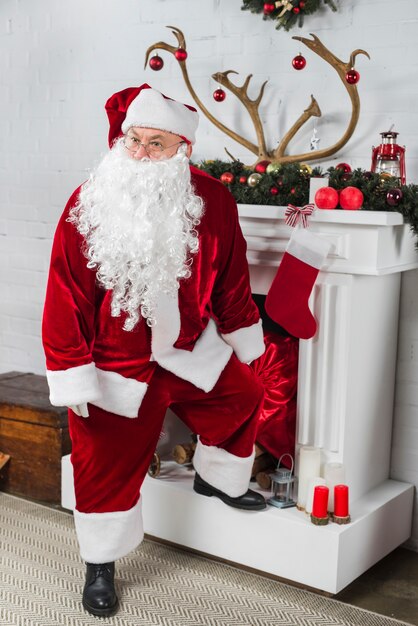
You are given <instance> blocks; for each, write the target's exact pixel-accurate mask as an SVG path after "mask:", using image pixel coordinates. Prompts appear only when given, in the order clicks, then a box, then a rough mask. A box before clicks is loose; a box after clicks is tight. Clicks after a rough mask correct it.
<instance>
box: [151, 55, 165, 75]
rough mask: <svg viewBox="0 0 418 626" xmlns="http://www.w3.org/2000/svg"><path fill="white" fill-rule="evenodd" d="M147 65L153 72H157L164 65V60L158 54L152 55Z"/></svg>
mask: <svg viewBox="0 0 418 626" xmlns="http://www.w3.org/2000/svg"><path fill="white" fill-rule="evenodd" d="M149 66H150V68H151V69H152V70H154V72H159V71H160V70H161V69H162V68H163V67H164V61H163V60H162V58H161V57H160V56H158V54H156V55H154V56H153V57H151V58H150V60H149Z"/></svg>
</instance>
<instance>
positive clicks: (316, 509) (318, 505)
mask: <svg viewBox="0 0 418 626" xmlns="http://www.w3.org/2000/svg"><path fill="white" fill-rule="evenodd" d="M328 495H329V489H328V487H326V486H325V485H317V486H316V487H315V489H314V497H313V504H312V516H313V517H328Z"/></svg>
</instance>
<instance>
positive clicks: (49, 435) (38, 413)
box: [0, 372, 71, 504]
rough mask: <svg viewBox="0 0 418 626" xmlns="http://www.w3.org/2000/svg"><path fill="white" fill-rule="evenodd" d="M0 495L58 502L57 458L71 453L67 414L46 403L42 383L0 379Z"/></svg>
mask: <svg viewBox="0 0 418 626" xmlns="http://www.w3.org/2000/svg"><path fill="white" fill-rule="evenodd" d="M0 451H1V452H3V453H5V454H8V455H10V460H9V461H8V462H7V463H6V465H5V466H4V467H3V468H2V469H1V470H0V490H1V491H6V492H8V493H12V494H15V495H22V496H27V497H29V498H33V499H34V500H40V501H44V502H50V503H56V504H59V503H60V502H61V457H62V456H64V455H65V454H68V453H69V452H71V442H70V437H69V434H68V423H67V409H66V408H65V407H53V406H52V405H51V404H50V402H49V391H48V385H47V382H46V378H45V377H44V376H37V375H35V374H25V373H21V372H8V373H6V374H1V375H0Z"/></svg>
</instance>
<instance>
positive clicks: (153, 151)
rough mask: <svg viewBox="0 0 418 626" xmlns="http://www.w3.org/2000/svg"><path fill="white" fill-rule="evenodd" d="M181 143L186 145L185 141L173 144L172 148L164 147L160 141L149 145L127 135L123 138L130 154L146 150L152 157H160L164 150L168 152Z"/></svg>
mask: <svg viewBox="0 0 418 626" xmlns="http://www.w3.org/2000/svg"><path fill="white" fill-rule="evenodd" d="M181 143H185V142H184V141H177V142H176V143H173V144H171V145H170V146H166V147H165V148H164V146H163V145H162V144H161V143H160V142H159V141H150V142H149V143H142V142H141V141H139V139H137V138H136V137H133V136H132V135H125V136H124V138H123V145H124V146H125V148H126V149H127V150H129V152H133V153H135V152H138V150H139V149H140V148H144V150H145V152H146V153H147V154H148V156H150V157H157V156H159V155H160V154H161V153H162V152H164V150H168V149H169V148H173V147H174V146H178V145H179V144H181Z"/></svg>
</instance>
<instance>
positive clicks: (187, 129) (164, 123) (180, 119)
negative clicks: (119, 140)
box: [122, 89, 199, 143]
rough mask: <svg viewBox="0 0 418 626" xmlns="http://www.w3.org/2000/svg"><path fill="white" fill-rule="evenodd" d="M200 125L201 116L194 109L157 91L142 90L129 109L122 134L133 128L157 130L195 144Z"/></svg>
mask: <svg viewBox="0 0 418 626" xmlns="http://www.w3.org/2000/svg"><path fill="white" fill-rule="evenodd" d="M198 123H199V115H198V113H197V111H196V110H193V108H189V107H188V106H186V105H185V104H182V103H181V102H177V101H176V100H171V99H170V98H166V97H165V96H163V94H162V93H160V92H159V91H156V90H155V89H142V90H141V91H140V92H139V94H138V95H137V97H136V98H135V99H134V100H133V101H132V102H131V104H130V105H129V107H128V110H127V112H126V117H125V120H124V121H123V123H122V132H123V133H126V132H127V131H128V130H129V129H130V128H131V127H132V126H139V127H141V128H156V129H158V130H165V131H167V132H169V133H173V134H174V135H180V136H181V137H185V138H186V139H187V140H188V141H190V143H195V141H196V136H195V135H196V129H197V126H198Z"/></svg>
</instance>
